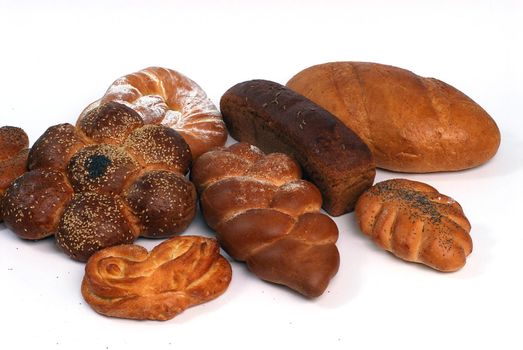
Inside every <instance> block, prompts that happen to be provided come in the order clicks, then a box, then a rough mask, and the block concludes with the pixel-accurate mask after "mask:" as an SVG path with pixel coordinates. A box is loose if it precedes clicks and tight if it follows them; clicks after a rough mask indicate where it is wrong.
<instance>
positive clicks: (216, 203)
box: [191, 143, 339, 298]
mask: <svg viewBox="0 0 523 350" xmlns="http://www.w3.org/2000/svg"><path fill="white" fill-rule="evenodd" d="M191 179H192V180H193V181H194V183H195V185H196V187H197V189H198V192H199V193H200V205H201V208H202V212H203V215H204V218H205V221H206V222H207V224H208V225H209V226H210V227H211V228H212V229H213V230H215V231H216V236H217V238H218V241H219V242H220V244H221V245H222V247H223V248H224V249H225V251H226V252H227V253H228V254H229V255H230V256H231V257H232V258H234V259H236V260H239V261H245V262H246V263H247V266H248V267H249V269H250V270H251V271H252V272H253V273H254V274H256V275H257V276H258V277H260V278H261V279H263V280H266V281H270V282H274V283H278V284H283V285H285V286H287V287H289V288H291V289H294V290H296V291H297V292H299V293H301V294H303V295H305V296H307V297H311V298H312V297H317V296H320V295H321V294H323V292H324V291H325V289H326V288H327V286H328V284H329V281H330V280H331V279H332V277H334V275H335V274H336V272H337V271H338V267H339V253H338V249H337V248H336V245H335V243H336V240H337V239H338V228H337V227H336V224H335V223H334V221H332V219H331V218H329V217H328V216H327V215H325V214H322V213H320V208H321V203H322V199H321V194H320V192H319V191H318V189H317V188H316V186H314V185H313V184H312V183H310V182H307V181H304V180H302V179H301V171H300V167H299V165H298V164H297V163H296V162H295V161H294V160H293V159H292V158H290V157H289V156H287V155H285V154H282V153H271V154H268V155H266V154H264V153H263V152H262V151H261V150H259V149H258V148H257V147H255V146H252V145H250V144H248V143H237V144H234V145H232V146H230V147H228V148H217V149H214V150H212V151H210V152H207V153H205V154H203V155H202V156H201V157H200V158H198V159H197V160H196V162H195V164H194V166H193V168H192V170H191Z"/></svg>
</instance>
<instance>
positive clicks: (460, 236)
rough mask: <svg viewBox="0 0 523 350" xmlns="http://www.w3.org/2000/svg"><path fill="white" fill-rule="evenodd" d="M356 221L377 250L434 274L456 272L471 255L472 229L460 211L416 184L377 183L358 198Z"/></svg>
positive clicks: (454, 202) (455, 204)
mask: <svg viewBox="0 0 523 350" xmlns="http://www.w3.org/2000/svg"><path fill="white" fill-rule="evenodd" d="M356 217H357V219H358V222H359V225H360V228H361V230H362V231H363V233H364V234H366V235H367V236H369V237H371V238H372V239H373V240H374V242H375V243H376V244H377V245H378V246H379V247H381V248H383V249H385V250H388V251H390V252H391V253H393V254H394V255H396V256H397V257H399V258H401V259H404V260H407V261H412V262H418V263H422V264H425V265H427V266H430V267H432V268H434V269H436V270H440V271H456V270H459V269H460V268H462V267H463V266H464V265H465V262H466V257H467V256H468V255H469V254H470V253H471V252H472V239H471V237H470V235H469V232H470V228H471V227H470V223H469V221H468V220H467V218H466V217H465V214H464V213H463V210H462V208H461V206H460V205H459V204H458V203H457V202H456V201H455V200H453V199H452V198H450V197H447V196H445V195H443V194H441V193H439V192H438V191H437V190H436V189H434V188H433V187H431V186H429V185H427V184H424V183H421V182H417V181H410V180H404V179H394V180H388V181H383V182H380V183H377V184H376V185H374V186H373V187H371V188H370V189H369V190H367V191H366V192H365V193H363V195H362V196H361V197H360V198H359V200H358V202H357V204H356Z"/></svg>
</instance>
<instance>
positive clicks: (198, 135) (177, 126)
mask: <svg viewBox="0 0 523 350" xmlns="http://www.w3.org/2000/svg"><path fill="white" fill-rule="evenodd" d="M109 101H116V102H119V103H123V104H125V105H126V106H129V107H131V108H132V109H134V110H135V111H136V112H138V114H139V115H140V116H141V117H142V118H143V120H144V121H145V123H147V124H162V125H165V126H168V127H170V128H173V129H174V130H176V131H177V132H179V133H180V135H182V137H183V138H184V139H185V141H186V142H187V144H188V145H189V147H190V149H191V153H192V158H193V159H196V158H197V157H199V156H200V155H201V154H202V153H205V152H207V151H208V150H210V149H212V148H214V147H219V146H223V145H224V144H225V141H226V140H227V130H226V128H225V124H224V123H223V120H222V118H221V114H220V112H219V111H218V109H217V108H216V106H214V104H213V103H212V102H211V100H210V99H209V98H208V97H207V95H206V94H205V92H204V91H203V90H202V88H201V87H200V86H198V84H196V83H195V82H194V81H192V80H191V79H189V78H187V77H186V76H184V75H183V74H180V73H179V72H176V71H174V70H171V69H166V68H161V67H149V68H146V69H143V70H141V71H138V72H136V73H132V74H128V75H126V76H123V77H121V78H119V79H117V80H116V81H114V82H113V84H112V85H111V86H110V87H109V89H107V92H106V93H105V95H104V96H103V97H102V98H101V99H100V100H98V101H95V102H93V103H92V104H91V105H90V106H88V107H87V108H86V109H85V110H84V111H83V112H82V114H81V115H80V117H79V119H78V123H80V122H81V121H82V119H83V118H84V117H85V115H86V114H87V113H88V112H89V111H90V110H91V109H92V108H96V107H97V106H99V105H100V104H103V103H106V102H109Z"/></svg>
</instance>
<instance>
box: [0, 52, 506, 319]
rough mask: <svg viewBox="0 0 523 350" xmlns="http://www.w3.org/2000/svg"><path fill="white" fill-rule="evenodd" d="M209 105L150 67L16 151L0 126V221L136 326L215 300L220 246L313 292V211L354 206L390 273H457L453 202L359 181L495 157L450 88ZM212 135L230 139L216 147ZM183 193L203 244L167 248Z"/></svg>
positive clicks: (483, 125) (354, 74) (332, 227)
mask: <svg viewBox="0 0 523 350" xmlns="http://www.w3.org/2000/svg"><path fill="white" fill-rule="evenodd" d="M320 106H321V107H320ZM220 108H221V113H222V114H223V119H222V114H220V111H218V109H217V108H216V107H215V106H214V104H213V103H212V102H211V101H210V100H209V98H208V97H207V96H206V94H205V92H204V91H203V90H202V89H201V88H200V87H199V86H198V85H197V84H196V83H195V82H194V81H192V80H190V79H189V78H187V77H185V76H184V75H182V74H180V73H178V72H176V71H173V70H170V69H166V68H160V67H150V68H146V69H143V70H141V71H139V72H136V73H133V74H129V75H126V76H123V77H121V78H119V79H117V80H116V81H115V82H114V83H113V84H112V85H111V86H110V87H109V89H108V90H107V91H106V93H105V95H104V96H103V97H102V98H100V99H99V100H97V101H95V102H93V103H92V104H90V105H89V106H88V107H87V108H85V109H84V111H83V112H82V113H81V115H80V116H79V118H78V120H77V123H76V126H73V125H71V124H67V123H66V124H59V125H55V126H52V127H50V128H48V129H47V131H46V132H45V133H44V134H43V135H42V136H41V137H40V138H39V139H38V140H37V141H36V142H35V143H34V145H33V147H32V148H31V149H30V150H29V141H28V137H27V135H26V134H25V133H24V131H23V130H22V129H19V128H15V127H2V128H0V221H1V220H2V219H3V220H4V221H5V225H6V226H7V227H8V228H9V229H11V230H12V231H14V232H15V233H16V234H17V235H18V236H19V237H21V238H23V239H28V240H38V239H42V238H45V237H48V236H53V235H54V236H55V237H56V243H57V245H58V247H60V249H62V250H63V251H64V252H65V253H67V254H68V255H69V256H70V257H72V258H73V259H76V260H80V261H87V264H86V266H85V276H84V279H83V281H82V286H81V291H82V295H83V297H84V299H85V300H86V301H87V303H88V304H89V305H90V306H91V307H92V308H93V309H94V310H95V311H96V312H98V313H100V314H103V315H106V316H112V317H120V318H130V319H140V320H145V319H148V320H168V319H171V318H173V317H174V316H176V315H177V314H179V313H180V312H182V311H184V310H185V309H187V308H188V307H191V306H193V305H197V304H201V303H204V302H207V301H210V300H212V299H215V298H217V297H218V296H220V295H221V294H222V293H223V292H224V291H225V290H226V289H227V287H228V285H229V283H230V281H231V277H232V270H231V266H230V264H229V262H228V261H227V259H226V258H225V257H223V256H222V255H220V246H221V247H222V248H223V249H224V250H225V251H226V252H227V253H228V255H229V256H230V257H231V258H232V259H234V260H237V261H241V262H245V263H246V264H247V266H248V268H249V269H250V270H251V271H252V272H253V273H254V274H255V275H256V276H258V277H259V278H261V279H262V280H265V281H269V282H273V283H276V284H280V285H284V286H287V287H288V288H290V289H292V290H294V291H296V292H298V293H300V294H302V295H303V296H305V297H308V298H315V297H319V296H320V295H322V294H323V293H324V292H325V290H326V289H327V287H328V285H329V283H330V281H331V279H332V278H333V277H334V276H335V275H336V273H337V271H338V268H339V264H340V253H339V251H338V249H337V247H336V241H337V239H338V228H337V226H336V224H335V222H334V221H333V220H332V219H331V218H330V217H329V216H328V215H326V214H323V213H322V212H321V207H322V205H323V208H324V209H325V210H326V211H327V212H328V213H329V214H330V215H332V216H338V215H342V214H344V213H347V212H350V211H352V210H355V217H356V219H357V221H358V224H359V227H360V229H361V231H362V232H363V233H364V234H365V235H367V236H369V237H370V238H371V239H372V240H373V241H374V242H375V243H376V244H377V245H378V246H379V247H381V248H383V249H384V250H387V251H389V252H391V253H392V254H394V255H395V256H397V257H399V258H401V259H403V260H406V261H411V262H417V263H422V264H425V265H427V266H430V267H431V268H434V269H436V270H439V271H456V270H459V269H460V268H462V267H463V266H464V265H465V263H466V258H467V256H468V255H469V254H470V253H471V252H472V239H471V236H470V234H469V233H470V229H471V226H470V223H469V221H468V220H467V218H466V217H465V214H464V213H463V209H462V208H461V206H460V205H459V204H458V203H457V202H456V201H454V200H453V199H452V198H450V197H448V196H445V195H443V194H441V193H439V192H438V191H437V190H436V189H434V188H433V187H431V186H429V185H427V184H424V183H421V182H416V181H411V180H407V179H393V180H387V181H383V182H380V183H377V184H375V185H374V186H373V182H374V177H375V166H376V165H377V166H378V167H381V168H384V169H389V170H393V171H400V172H436V171H451V170H452V171H453V170H461V169H467V168H470V167H474V166H477V165H480V164H482V163H484V162H486V161H487V160H488V159H490V158H491V157H493V156H494V154H495V153H496V151H497V148H498V146H499V143H500V135H499V130H498V128H497V126H496V123H495V122H494V120H493V119H492V118H491V117H490V116H489V115H488V114H487V113H486V112H485V111H484V110H483V109H482V108H481V107H480V106H479V105H477V104H476V103H474V102H473V101H472V100H471V99H470V98H468V97H467V96H466V95H464V94H463V93H461V92H460V91H458V90H457V89H455V88H453V87H451V86H450V85H448V84H445V83H443V82H441V81H439V80H436V79H432V78H422V77H419V76H417V75H415V74H414V73H412V72H409V71H406V70H403V69H400V68H396V67H392V66H385V65H380V64H375V63H363V62H335V63H327V64H323V65H318V66H314V67H310V68H308V69H306V70H304V71H302V72H300V73H298V74H297V75H295V76H294V77H293V78H292V79H291V80H290V81H289V82H288V83H287V87H286V86H283V85H280V84H278V83H275V82H271V81H266V80H251V81H246V82H243V83H239V84H237V85H235V86H233V87H232V88H230V89H229V90H227V91H226V92H225V93H224V95H223V96H222V98H221V101H220ZM226 127H227V128H226ZM227 130H228V131H229V132H230V134H231V136H232V137H234V138H235V139H237V140H238V141H241V142H239V143H235V144H233V145H231V146H229V147H223V145H224V144H225V141H226V139H227ZM375 162H376V163H375ZM191 166H192V169H191V172H190V180H189V179H188V178H187V173H188V172H189V169H190V168H191ZM302 172H303V175H304V177H305V179H302ZM307 180H310V181H312V182H308V181H307ZM313 183H314V184H313ZM197 195H199V203H200V208H201V211H202V214H203V217H204V219H205V221H206V223H207V224H208V226H209V227H210V228H211V229H213V230H214V231H215V234H216V238H217V240H215V239H211V238H205V237H199V236H183V237H173V236H175V235H178V234H180V233H182V232H183V231H184V230H185V229H186V228H187V227H188V226H189V224H190V223H191V221H192V220H193V218H194V216H195V215H196V207H197V205H196V204H197ZM139 236H144V237H153V238H168V239H167V240H165V241H164V242H163V243H160V244H159V245H157V246H156V247H155V248H154V249H152V251H151V252H148V251H147V249H145V248H143V247H141V246H138V245H134V244H132V242H134V241H135V239H136V238H137V237H139Z"/></svg>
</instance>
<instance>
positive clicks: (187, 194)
mask: <svg viewBox="0 0 523 350" xmlns="http://www.w3.org/2000/svg"><path fill="white" fill-rule="evenodd" d="M125 200H126V202H127V205H128V206H129V208H130V209H131V211H132V212H133V214H134V215H135V216H136V217H138V219H139V222H140V224H141V229H140V234H141V235H142V236H145V237H153V238H156V237H170V236H172V235H174V234H178V233H180V232H182V231H184V230H185V229H186V228H187V227H188V226H189V224H190V223H191V222H192V220H193V219H194V216H195V215H196V189H195V188H194V185H193V183H192V182H190V181H188V180H186V179H185V177H184V176H182V175H180V174H177V173H173V172H169V171H164V170H155V171H148V172H146V173H145V174H144V175H143V176H141V177H139V178H138V179H137V180H136V181H135V182H134V183H133V184H132V185H131V186H129V188H128V189H127V191H126V193H125Z"/></svg>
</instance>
